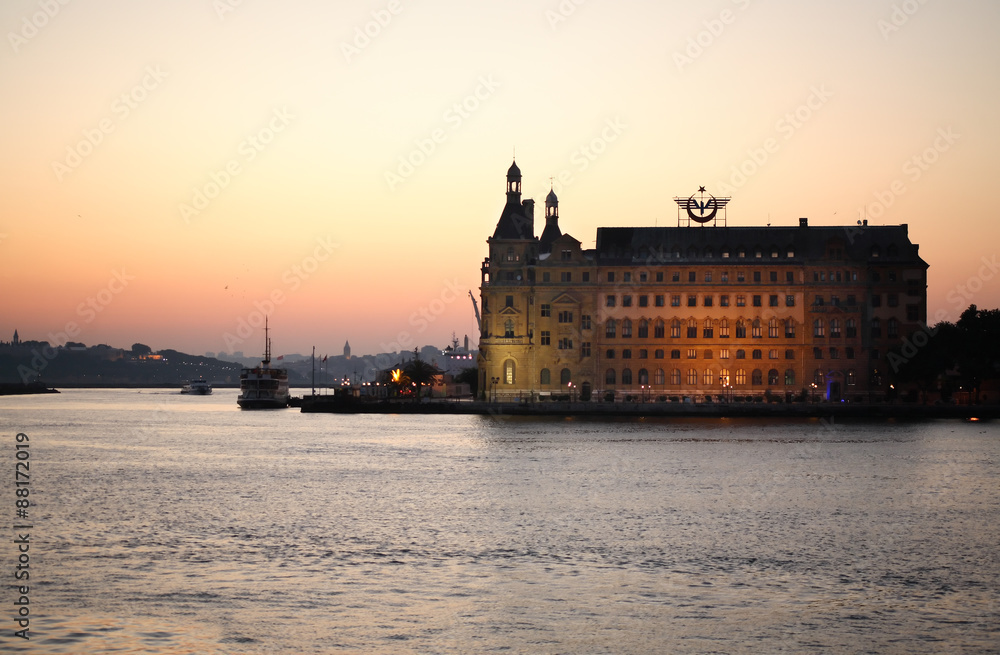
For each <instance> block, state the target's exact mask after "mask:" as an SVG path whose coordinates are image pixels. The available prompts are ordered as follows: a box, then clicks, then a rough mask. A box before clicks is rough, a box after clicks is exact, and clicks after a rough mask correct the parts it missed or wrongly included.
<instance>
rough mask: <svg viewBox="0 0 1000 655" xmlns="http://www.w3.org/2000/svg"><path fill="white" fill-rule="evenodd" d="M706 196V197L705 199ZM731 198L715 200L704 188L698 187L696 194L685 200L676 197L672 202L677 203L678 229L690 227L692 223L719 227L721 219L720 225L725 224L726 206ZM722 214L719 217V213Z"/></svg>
mask: <svg viewBox="0 0 1000 655" xmlns="http://www.w3.org/2000/svg"><path fill="white" fill-rule="evenodd" d="M706 196H708V197H707V198H706ZM730 200H731V198H716V197H715V196H713V195H712V194H710V193H707V192H706V191H705V187H698V192H697V193H693V194H691V195H690V196H689V197H687V198H682V197H676V198H674V202H676V203H677V225H678V226H679V227H683V226H685V225H686V226H690V225H691V222H692V221H694V222H695V223H698V224H700V225H705V224H706V223H712V224H713V225H719V224H720V223H719V220H720V219H721V221H722V223H721V225H723V226H725V224H726V211H725V210H726V205H727V204H729V201H730ZM720 210H721V212H722V214H721V216H720V214H719V212H720Z"/></svg>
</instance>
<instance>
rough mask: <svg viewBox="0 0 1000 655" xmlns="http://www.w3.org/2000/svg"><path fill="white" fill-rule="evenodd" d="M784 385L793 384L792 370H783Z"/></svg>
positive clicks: (793, 373)
mask: <svg viewBox="0 0 1000 655" xmlns="http://www.w3.org/2000/svg"><path fill="white" fill-rule="evenodd" d="M785 384H786V385H789V386H791V385H793V384H795V371H793V370H792V369H786V370H785Z"/></svg>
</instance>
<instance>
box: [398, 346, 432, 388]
mask: <svg viewBox="0 0 1000 655" xmlns="http://www.w3.org/2000/svg"><path fill="white" fill-rule="evenodd" d="M403 372H404V373H406V376H407V377H408V378H410V382H412V383H414V384H416V385H417V394H416V396H415V398H416V400H420V393H421V390H422V389H423V387H424V385H430V384H433V383H434V378H435V377H437V376H438V375H441V371H440V370H439V369H438V367H436V366H434V365H433V364H429V363H427V362H425V361H423V360H422V359H420V352H419V351H418V350H417V349H416V348H414V349H413V359H412V360H411V361H409V362H407V364H406V366H404V367H403Z"/></svg>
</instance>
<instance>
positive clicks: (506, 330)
mask: <svg viewBox="0 0 1000 655" xmlns="http://www.w3.org/2000/svg"><path fill="white" fill-rule="evenodd" d="M503 337H504V339H513V338H514V319H512V318H508V319H507V322H506V323H504V324H503Z"/></svg>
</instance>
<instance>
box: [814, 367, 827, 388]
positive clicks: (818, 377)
mask: <svg viewBox="0 0 1000 655" xmlns="http://www.w3.org/2000/svg"><path fill="white" fill-rule="evenodd" d="M813 384H815V385H816V386H818V387H822V386H823V385H824V384H825V383H824V382H823V369H821V368H818V369H816V370H815V371H813Z"/></svg>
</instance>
